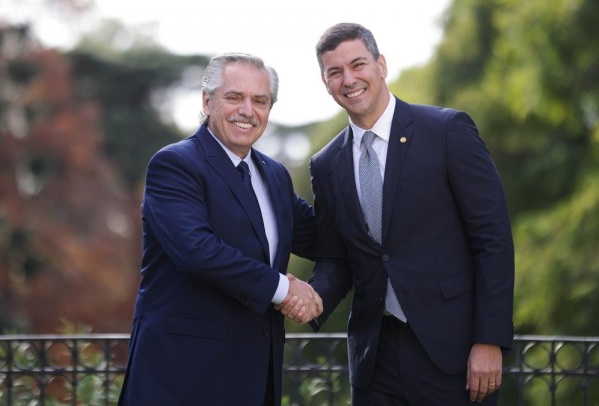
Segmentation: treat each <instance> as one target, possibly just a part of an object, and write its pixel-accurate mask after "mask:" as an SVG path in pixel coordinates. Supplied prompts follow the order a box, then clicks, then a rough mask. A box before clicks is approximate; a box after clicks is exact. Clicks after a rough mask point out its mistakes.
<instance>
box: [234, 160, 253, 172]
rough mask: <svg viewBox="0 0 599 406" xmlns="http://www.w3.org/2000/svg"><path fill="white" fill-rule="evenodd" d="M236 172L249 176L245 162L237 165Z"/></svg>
mask: <svg viewBox="0 0 599 406" xmlns="http://www.w3.org/2000/svg"><path fill="white" fill-rule="evenodd" d="M237 170H238V171H239V173H241V174H242V175H249V174H250V167H249V166H248V164H247V162H245V161H241V162H239V165H237Z"/></svg>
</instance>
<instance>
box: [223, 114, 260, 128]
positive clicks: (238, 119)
mask: <svg viewBox="0 0 599 406" xmlns="http://www.w3.org/2000/svg"><path fill="white" fill-rule="evenodd" d="M227 121H228V122H230V123H233V122H236V123H246V124H251V125H253V126H254V127H258V126H259V125H260V122H259V121H258V120H256V119H255V118H254V117H247V116H244V115H235V116H231V117H228V118H227Z"/></svg>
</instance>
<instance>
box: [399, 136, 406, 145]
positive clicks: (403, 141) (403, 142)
mask: <svg viewBox="0 0 599 406" xmlns="http://www.w3.org/2000/svg"><path fill="white" fill-rule="evenodd" d="M406 141H407V139H406V137H401V138H400V139H399V142H401V143H402V144H405V143H406Z"/></svg>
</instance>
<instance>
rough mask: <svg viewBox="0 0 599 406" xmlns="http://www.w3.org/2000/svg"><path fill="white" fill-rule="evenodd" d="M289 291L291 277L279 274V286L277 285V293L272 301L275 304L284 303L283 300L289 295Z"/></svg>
mask: <svg viewBox="0 0 599 406" xmlns="http://www.w3.org/2000/svg"><path fill="white" fill-rule="evenodd" d="M287 293H289V279H287V277H286V276H285V275H283V274H282V273H280V274H279V286H277V290H276V291H275V295H274V296H273V297H272V302H273V303H274V304H279V303H283V300H285V298H286V297H287Z"/></svg>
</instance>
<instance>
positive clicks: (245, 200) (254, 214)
mask: <svg viewBox="0 0 599 406" xmlns="http://www.w3.org/2000/svg"><path fill="white" fill-rule="evenodd" d="M195 136H196V137H198V139H199V141H200V145H202V148H203V149H204V152H205V155H206V160H207V161H208V163H209V164H210V166H212V168H214V170H215V171H216V172H217V173H218V174H219V175H220V176H221V177H222V179H223V180H224V181H225V183H227V185H228V186H229V187H230V188H231V191H232V192H233V194H234V195H235V197H236V198H237V200H239V203H240V204H241V206H242V207H243V210H244V211H245V212H246V214H247V215H248V217H249V218H250V221H251V223H252V226H253V228H254V230H255V231H256V234H257V235H258V238H259V239H260V242H261V244H262V246H263V247H264V253H265V255H266V258H269V257H270V255H269V250H268V239H267V238H266V233H265V231H264V223H263V220H262V214H261V212H260V207H258V206H257V203H256V201H255V200H254V199H253V197H252V196H251V194H250V192H249V191H248V190H247V189H246V187H245V185H244V184H243V181H242V180H241V176H239V172H238V171H237V169H236V168H235V165H233V162H231V159H230V158H229V156H228V155H227V153H226V152H225V151H224V150H223V148H222V147H221V146H220V145H219V143H218V142H217V141H216V140H215V139H214V137H213V136H212V134H210V132H209V131H208V128H207V127H206V126H205V125H202V126H201V127H200V129H199V130H198V131H197V132H196V134H195ZM254 162H255V161H254Z"/></svg>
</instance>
